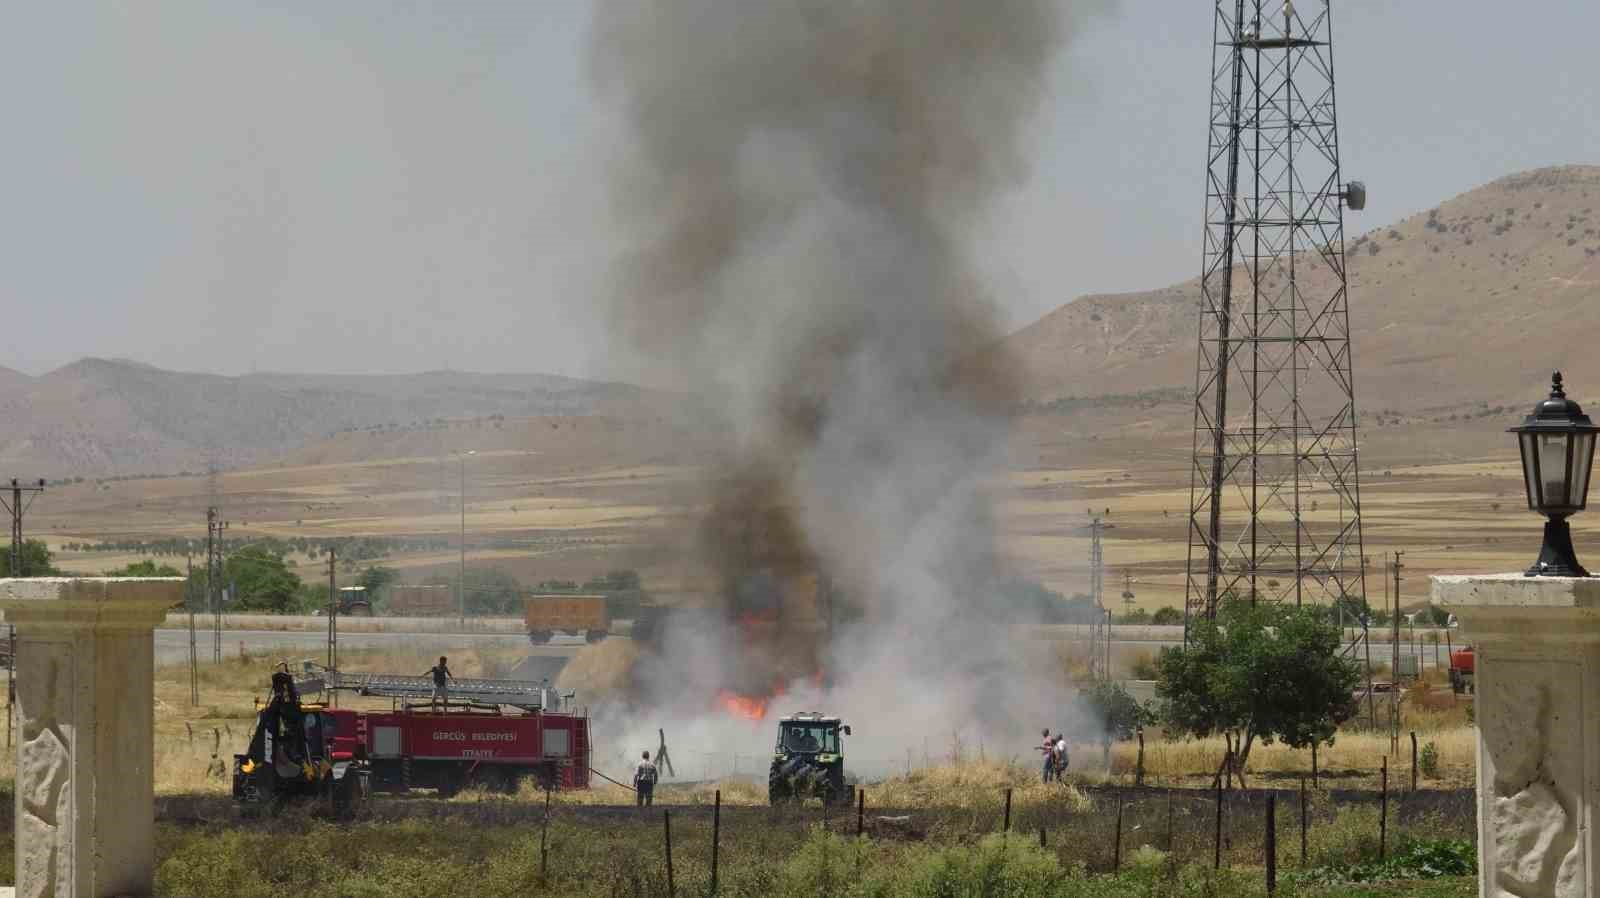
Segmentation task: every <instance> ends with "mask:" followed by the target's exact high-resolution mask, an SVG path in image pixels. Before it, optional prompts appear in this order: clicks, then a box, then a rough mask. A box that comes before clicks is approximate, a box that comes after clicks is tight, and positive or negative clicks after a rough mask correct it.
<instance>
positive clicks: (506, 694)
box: [234, 662, 591, 801]
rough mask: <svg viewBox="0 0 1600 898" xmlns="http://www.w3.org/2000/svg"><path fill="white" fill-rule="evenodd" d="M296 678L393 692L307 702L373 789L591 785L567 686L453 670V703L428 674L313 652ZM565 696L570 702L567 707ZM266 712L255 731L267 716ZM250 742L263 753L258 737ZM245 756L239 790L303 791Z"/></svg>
mask: <svg viewBox="0 0 1600 898" xmlns="http://www.w3.org/2000/svg"><path fill="white" fill-rule="evenodd" d="M294 685H295V692H296V693H298V695H313V694H316V693H319V692H332V691H348V692H354V693H356V694H358V695H365V696H381V697H387V698H390V699H392V700H393V702H392V706H391V708H390V709H389V710H387V711H384V710H351V709H327V708H325V707H324V706H321V705H314V704H309V705H307V708H308V710H310V709H316V711H317V712H319V713H320V715H321V716H320V717H319V718H318V719H319V720H322V719H326V721H327V722H328V725H327V726H326V727H325V728H326V730H327V735H328V736H329V737H337V738H330V739H329V740H328V741H329V744H330V747H336V748H342V749H344V751H342V752H339V753H338V757H340V758H341V759H347V760H348V761H349V762H350V763H352V764H354V765H356V766H357V767H358V768H359V773H360V775H361V776H362V780H363V782H364V783H365V784H366V785H367V786H368V787H369V788H370V789H371V790H372V791H378V792H407V791H409V790H411V789H416V788H421V789H434V790H437V791H438V792H439V794H440V795H442V796H445V797H449V796H451V795H454V794H455V793H456V792H457V791H459V790H461V789H462V788H464V787H467V786H480V787H484V788H490V789H497V790H503V791H511V790H514V789H515V788H516V787H517V784H518V782H519V781H521V780H523V779H532V780H534V781H535V782H536V783H537V784H538V785H539V786H540V787H542V788H549V789H587V788H588V787H589V768H590V755H591V743H590V740H589V718H588V715H587V714H586V713H584V712H582V711H579V710H570V708H571V702H570V698H571V696H566V697H565V698H566V699H567V700H568V701H566V702H565V703H563V701H562V699H563V696H560V695H557V694H556V693H555V691H554V690H551V689H546V688H541V687H540V686H538V685H537V684H533V683H527V682H523V681H520V680H484V679H455V680H452V681H451V683H450V690H449V701H448V703H446V704H442V705H435V704H433V703H432V701H431V696H432V694H433V683H432V681H431V679H429V678H428V677H406V676H391V675H384V674H348V673H341V672H339V671H334V670H327V669H325V668H321V667H319V666H317V665H315V664H312V663H310V662H307V663H306V666H305V671H304V673H303V674H302V675H301V676H299V677H296V678H295V681H294ZM297 701H298V699H297ZM563 704H565V705H566V707H568V708H569V710H561V709H560V708H561V706H562V705H563ZM547 706H548V707H547ZM265 714H266V712H263V715H265ZM262 720H263V723H262V724H260V725H258V727H257V729H258V731H259V730H261V729H262V727H263V726H265V725H266V724H265V721H266V716H263V718H262ZM309 732H310V730H308V733H309ZM255 741H260V737H259V736H258V737H257V740H255ZM335 741H337V742H338V743H339V744H338V745H337V746H334V745H333V743H334V742H335ZM308 744H311V742H308ZM252 752H253V753H254V754H263V752H260V751H257V750H256V749H255V744H254V742H253V743H252ZM271 754H272V750H271V749H270V748H268V749H267V750H266V751H265V753H264V756H266V757H270V756H271ZM318 756H319V757H320V754H319V755H318ZM332 756H333V755H332V754H330V757H332ZM247 760H249V757H248V756H244V755H241V756H239V758H238V759H236V764H235V780H236V782H235V788H234V794H235V797H237V798H240V800H245V799H246V798H249V799H250V800H256V801H259V800H263V799H265V798H268V797H289V796H290V795H294V794H300V793H298V792H285V791H284V789H283V788H282V784H281V783H279V782H278V781H277V780H276V779H271V778H270V777H269V776H268V774H270V772H271V771H270V769H268V768H271V766H272V765H270V764H266V765H262V764H260V763H259V762H260V761H261V760H262V759H260V758H258V759H257V763H255V764H245V763H244V762H245V761H247ZM241 777H243V779H242V780H241ZM258 777H260V778H262V781H261V782H259V783H257V782H255V780H256V779H257V778H258ZM269 780H270V781H269ZM302 791H305V790H302Z"/></svg>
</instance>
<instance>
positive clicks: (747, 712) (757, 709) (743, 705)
mask: <svg viewBox="0 0 1600 898" xmlns="http://www.w3.org/2000/svg"><path fill="white" fill-rule="evenodd" d="M771 701H772V699H771V698H770V697H767V698H762V697H758V696H754V695H740V694H738V693H737V692H729V691H728V690H726V689H718V690H717V704H718V705H720V706H721V707H722V709H723V710H724V711H727V712H728V713H729V714H732V715H733V716H734V717H739V718H743V719H744V720H764V719H765V718H766V716H767V705H768V704H769V703H771Z"/></svg>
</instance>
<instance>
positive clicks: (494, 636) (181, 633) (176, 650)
mask: <svg viewBox="0 0 1600 898" xmlns="http://www.w3.org/2000/svg"><path fill="white" fill-rule="evenodd" d="M1141 635H1144V634H1141ZM1152 635H1153V634H1152ZM1162 635H1165V634H1162ZM155 639H156V664H157V665H158V666H159V665H168V664H184V663H187V662H188V660H189V632H188V631H187V630H165V629H164V630H157V631H156V637H155ZM327 639H328V637H327V634H326V633H324V632H316V631H282V630H223V631H222V653H223V657H224V658H237V657H239V644H240V643H243V644H244V647H245V650H246V651H248V652H251V653H252V654H259V653H263V652H273V653H276V652H282V653H283V658H284V660H286V661H289V662H291V664H293V663H294V662H297V661H299V660H300V659H302V658H312V659H321V658H323V657H324V656H325V653H326V651H327V645H328V642H327ZM211 641H212V635H211V631H210V630H207V629H198V630H196V632H195V646H196V650H197V651H198V653H199V655H200V659H201V660H202V661H209V660H210V659H211V648H212V642H211ZM583 644H584V643H583V640H582V639H579V638H576V637H566V636H557V637H555V639H554V641H553V642H552V644H550V645H544V646H532V645H529V644H528V637H526V636H523V635H521V634H513V633H438V634H430V633H341V634H339V647H340V648H344V649H383V648H401V647H412V648H421V649H423V650H425V651H426V652H427V653H428V654H430V655H431V654H432V653H434V652H438V653H439V654H441V655H448V654H450V653H451V652H452V651H461V650H463V649H473V648H483V647H490V646H493V647H502V648H503V647H509V648H522V649H526V650H527V651H528V654H529V655H531V656H534V657H542V658H561V659H566V658H571V657H572V656H573V655H575V654H577V651H578V649H580V648H582V647H583ZM1182 644H1183V640H1182V637H1181V636H1180V637H1179V638H1177V639H1170V638H1154V639H1149V638H1146V639H1138V638H1134V639H1115V640H1113V641H1112V649H1113V651H1114V652H1127V651H1134V652H1137V651H1139V650H1141V649H1142V650H1145V651H1148V652H1150V653H1151V654H1154V653H1155V652H1156V651H1157V650H1159V649H1161V648H1165V647H1167V646H1177V645H1182ZM1390 651H1391V650H1390V647H1389V644H1388V643H1385V642H1377V641H1374V642H1373V645H1372V661H1373V663H1374V664H1379V663H1382V664H1387V663H1389V660H1390ZM1411 653H1412V652H1411V645H1410V643H1406V642H1402V643H1401V644H1400V654H1401V655H1402V656H1409V655H1410V654H1411ZM1419 654H1421V655H1422V657H1423V660H1424V663H1425V664H1426V665H1427V666H1428V667H1430V668H1431V667H1432V666H1433V659H1434V649H1433V646H1432V645H1429V644H1426V643H1424V644H1423V645H1421V646H1420V647H1419ZM1438 657H1439V660H1440V661H1441V662H1442V663H1448V662H1447V661H1446V659H1445V647H1444V646H1442V645H1441V646H1439V654H1438Z"/></svg>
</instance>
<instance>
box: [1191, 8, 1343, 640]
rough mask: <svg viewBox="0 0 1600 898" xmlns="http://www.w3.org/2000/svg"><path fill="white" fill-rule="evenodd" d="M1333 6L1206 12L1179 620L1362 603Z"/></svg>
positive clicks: (1233, 9)
mask: <svg viewBox="0 0 1600 898" xmlns="http://www.w3.org/2000/svg"><path fill="white" fill-rule="evenodd" d="M1365 203H1366V189H1365V187H1364V186H1362V185H1361V184H1360V183H1359V182H1351V183H1346V182H1344V181H1343V180H1342V178H1341V173H1340V169H1339V141H1338V128H1337V119H1336V116H1335V112H1334V81H1333V26H1332V21H1331V17H1330V10H1329V4H1328V0H1300V2H1284V0H1272V2H1261V0H1251V2H1245V0H1218V2H1217V4H1216V20H1215V32H1214V40H1213V48H1212V64H1211V120H1210V141H1209V153H1208V156H1207V176H1206V227H1205V251H1204V262H1203V265H1202V274H1201V301H1200V339H1199V358H1198V362H1197V371H1196V375H1195V404H1194V468H1193V471H1192V480H1191V488H1190V503H1189V511H1190V522H1189V561H1188V576H1187V584H1186V601H1185V620H1186V622H1187V621H1190V620H1193V619H1195V618H1196V617H1197V616H1204V617H1211V616H1213V615H1215V613H1216V608H1217V602H1218V599H1219V598H1221V597H1225V596H1230V595H1231V596H1234V597H1237V598H1241V599H1245V598H1247V599H1249V600H1251V601H1262V602H1269V601H1270V602H1288V601H1292V602H1294V603H1295V604H1296V605H1299V604H1302V603H1311V602H1329V601H1333V600H1336V599H1338V598H1339V597H1341V596H1348V597H1350V598H1351V599H1355V600H1364V599H1365V595H1366V588H1365V582H1364V579H1363V573H1362V565H1361V560H1362V554H1361V553H1362V544H1361V497H1360V486H1359V482H1358V467H1357V464H1356V409H1355V385H1354V381H1353V379H1352V377H1351V373H1352V370H1351V369H1352V363H1351V356H1350V318H1349V304H1348V289H1347V281H1346V277H1345V252H1344V210H1345V208H1346V207H1348V208H1350V209H1354V210H1359V209H1361V208H1362V207H1363V206H1364V205H1365Z"/></svg>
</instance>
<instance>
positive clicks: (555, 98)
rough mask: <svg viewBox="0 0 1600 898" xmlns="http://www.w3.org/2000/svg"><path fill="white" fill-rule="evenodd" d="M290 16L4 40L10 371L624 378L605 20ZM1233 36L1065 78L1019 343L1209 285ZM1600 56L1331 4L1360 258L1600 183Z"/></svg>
mask: <svg viewBox="0 0 1600 898" xmlns="http://www.w3.org/2000/svg"><path fill="white" fill-rule="evenodd" d="M663 2H668V0H663ZM753 2H761V0H753ZM265 6H266V5H265V4H254V3H249V4H247V3H223V2H213V3H193V2H183V3H178V2H158V0H138V2H131V3H85V2H71V0H67V2H59V3H36V4H21V5H14V6H12V7H11V8H10V9H9V10H8V16H7V27H6V28H5V29H4V32H3V34H0V109H3V110H4V115H5V129H4V137H3V139H0V173H3V175H0V176H3V178H4V184H5V189H4V190H3V192H0V238H3V247H4V249H3V252H0V260H3V264H0V311H3V313H4V322H5V324H4V329H3V331H0V365H6V366H9V367H14V368H19V369H21V370H24V371H27V372H29V373H35V374H37V373H41V372H43V371H45V370H48V369H50V368H52V367H55V366H58V365H61V364H64V363H66V362H69V361H72V360H73V359H76V358H78V357H81V356H84V355H100V356H124V357H128V358H134V359H138V360H140V361H145V362H149V363H151V364H155V365H160V366H162V367H167V368H179V369H185V370H203V371H216V372H221V373H230V374H231V373H242V372H246V371H249V370H251V369H252V368H255V369H260V370H280V371H337V372H403V371H418V370H427V369H436V368H443V367H451V368H457V369H470V370H481V371H553V372H560V373H571V374H579V375H583V374H604V373H605V372H606V370H607V368H608V362H607V358H606V356H607V352H608V350H607V348H606V343H605V341H604V340H603V339H601V335H600V334H598V333H597V332H596V329H595V327H594V325H593V321H594V318H595V316H594V315H592V314H591V313H590V311H589V310H590V309H591V308H592V304H593V303H594V302H595V300H594V299H593V296H594V291H595V287H596V284H597V282H598V280H599V274H598V272H599V269H600V266H602V265H603V264H604V262H605V261H606V259H607V257H608V252H609V251H610V250H611V248H612V247H610V246H609V245H608V243H607V239H606V229H605V227H604V219H605V214H606V206H605V204H606V193H605V190H604V188H603V180H604V176H605V166H604V165H603V160H604V159H605V156H606V152H605V148H606V146H607V144H608V142H611V141H615V140H618V139H620V136H619V134H618V132H617V130H616V126H615V121H616V118H615V116H614V115H613V114H612V112H611V111H610V110H608V109H606V108H604V107H602V106H597V105H596V103H595V101H594V99H593V90H592V86H591V84H592V77H591V74H592V73H591V72H590V71H589V68H588V61H587V53H586V40H587V38H586V33H587V27H588V22H587V18H588V15H587V9H588V5H587V4H586V3H583V2H580V0H517V2H509V0H508V2H498V3H491V2H476V3H458V2H452V3H445V2H439V3H434V4H427V3H414V2H390V3H361V2H353V0H342V2H338V3H329V2H326V0H315V2H280V3H276V4H272V6H273V7H275V8H274V9H267V8H265ZM1211 12H1212V4H1211V3H1210V2H1207V0H1187V2H1182V3H1179V2H1175V0H1159V2H1157V0H1123V2H1122V3H1121V4H1120V6H1118V7H1116V8H1114V9H1113V11H1111V12H1109V13H1108V14H1106V15H1105V16H1103V17H1102V18H1100V19H1099V21H1098V24H1097V25H1096V26H1095V27H1094V28H1092V29H1091V30H1090V31H1089V32H1088V33H1087V34H1086V35H1085V36H1084V37H1083V38H1082V39H1081V40H1080V41H1079V42H1078V43H1077V44H1075V45H1074V46H1071V47H1069V48H1068V49H1067V50H1066V52H1065V53H1064V54H1063V55H1062V57H1061V59H1060V62H1059V64H1058V65H1057V67H1056V69H1055V72H1054V74H1053V76H1052V80H1053V83H1052V90H1051V94H1052V101H1051V103H1050V104H1049V105H1048V106H1047V107H1046V108H1045V109H1043V110H1042V111H1041V114H1040V116H1039V119H1038V122H1037V125H1036V141H1037V151H1038V152H1037V165H1036V169H1035V171H1034V174H1033V177H1032V180H1031V181H1030V182H1029V184H1028V185H1027V186H1026V187H1024V188H1023V189H1021V190H1019V191H1018V192H1017V193H1016V194H1015V195H1014V196H1013V197H1012V198H1011V199H1010V200H1008V202H1007V203H1006V205H1005V206H1004V208H1003V209H1001V210H1000V211H999V212H998V213H997V214H996V215H995V217H994V220H993V222H992V227H991V229H990V230H989V231H988V233H987V234H986V235H985V237H984V239H983V245H984V248H985V249H984V252H983V256H982V262H983V264H984V267H985V268H986V269H987V270H988V271H989V272H990V274H991V280H992V284H993V287H994V290H995V293H996V295H997V297H998V298H999V299H1000V300H1001V301H1002V302H1003V303H1004V305H1005V308H1006V310H1007V313H1008V315H1009V317H1010V321H1011V323H1012V324H1014V325H1021V324H1025V323H1027V322H1028V321H1030V320H1032V319H1033V318H1035V317H1037V316H1038V315H1040V314H1042V313H1044V312H1046V311H1048V310H1050V309H1051V308H1053V307H1055V306H1056V305H1058V304H1060V303H1062V302H1064V301H1066V300H1069V299H1071V298H1073V297H1075V296H1077V295H1080V294H1083V293H1087V292H1100V291H1121V290H1136V289H1144V288H1150V287H1159V286H1164V285H1166V284H1168V283H1172V282H1175V281H1178V280H1182V279H1186V278H1189V277H1192V276H1194V275H1195V274H1196V273H1197V272H1198V267H1199V246H1200V233H1201V222H1200V217H1201V211H1202V199H1203V197H1202V171H1203V169H1202V166H1203V164H1204V157H1205V136H1206V135H1205V122H1206V115H1207V108H1206V104H1207V101H1208V94H1207V78H1208V72H1209V66H1210V39H1211ZM1597 33H1600V4H1595V3H1579V2H1576V0H1566V2H1558V0H1525V2H1523V3H1519V4H1514V5H1513V4H1506V3H1490V2H1487V0H1457V2H1444V0H1401V2H1396V0H1347V2H1343V3H1340V4H1339V5H1338V6H1336V7H1335V37H1336V47H1335V54H1336V64H1337V71H1338V74H1339V78H1340V81H1339V95H1338V99H1339V104H1340V108H1339V114H1340V126H1341V127H1340V139H1341V144H1342V146H1341V149H1342V154H1343V161H1344V169H1345V172H1346V176H1347V177H1354V178H1361V179H1364V180H1365V181H1366V182H1367V183H1368V186H1369V190H1370V200H1369V205H1368V208H1367V211H1366V212H1364V213H1359V214H1357V215H1356V216H1355V217H1354V218H1351V219H1348V222H1349V227H1350V228H1351V230H1352V233H1359V232H1361V231H1364V230H1366V229H1368V228H1370V227H1375V226H1377V225H1380V224H1386V223H1388V222H1389V221H1391V220H1393V219H1396V218H1399V217H1402V216H1404V215H1407V214H1410V213H1411V212H1414V211H1417V210H1419V209H1425V208H1427V207H1429V206H1432V205H1434V204H1435V203H1436V202H1438V201H1439V200H1442V199H1446V198H1448V197H1450V196H1453V195H1455V194H1457V193H1460V192H1462V191H1465V190H1468V189H1470V188H1472V187H1474V186H1476V185H1478V184H1480V183H1483V182H1485V181H1488V180H1492V179H1494V178H1496V177H1499V176H1501V175H1504V174H1508V173H1510V172H1513V171H1517V170H1520V169H1525V168H1532V167H1536V166H1542V165H1551V164H1560V163H1574V162H1583V163H1593V162H1600V158H1597V156H1600V149H1597V139H1600V102H1597V99H1600V98H1597V96H1596V93H1597V91H1596V84H1597V83H1600V57H1597V56H1596V54H1595V53H1594V51H1593V46H1592V42H1593V36H1594V35H1595V34H1597ZM1362 299H1363V298H1362V297H1361V296H1360V295H1357V296H1355V297H1354V298H1353V301H1354V302H1361V301H1362Z"/></svg>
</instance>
